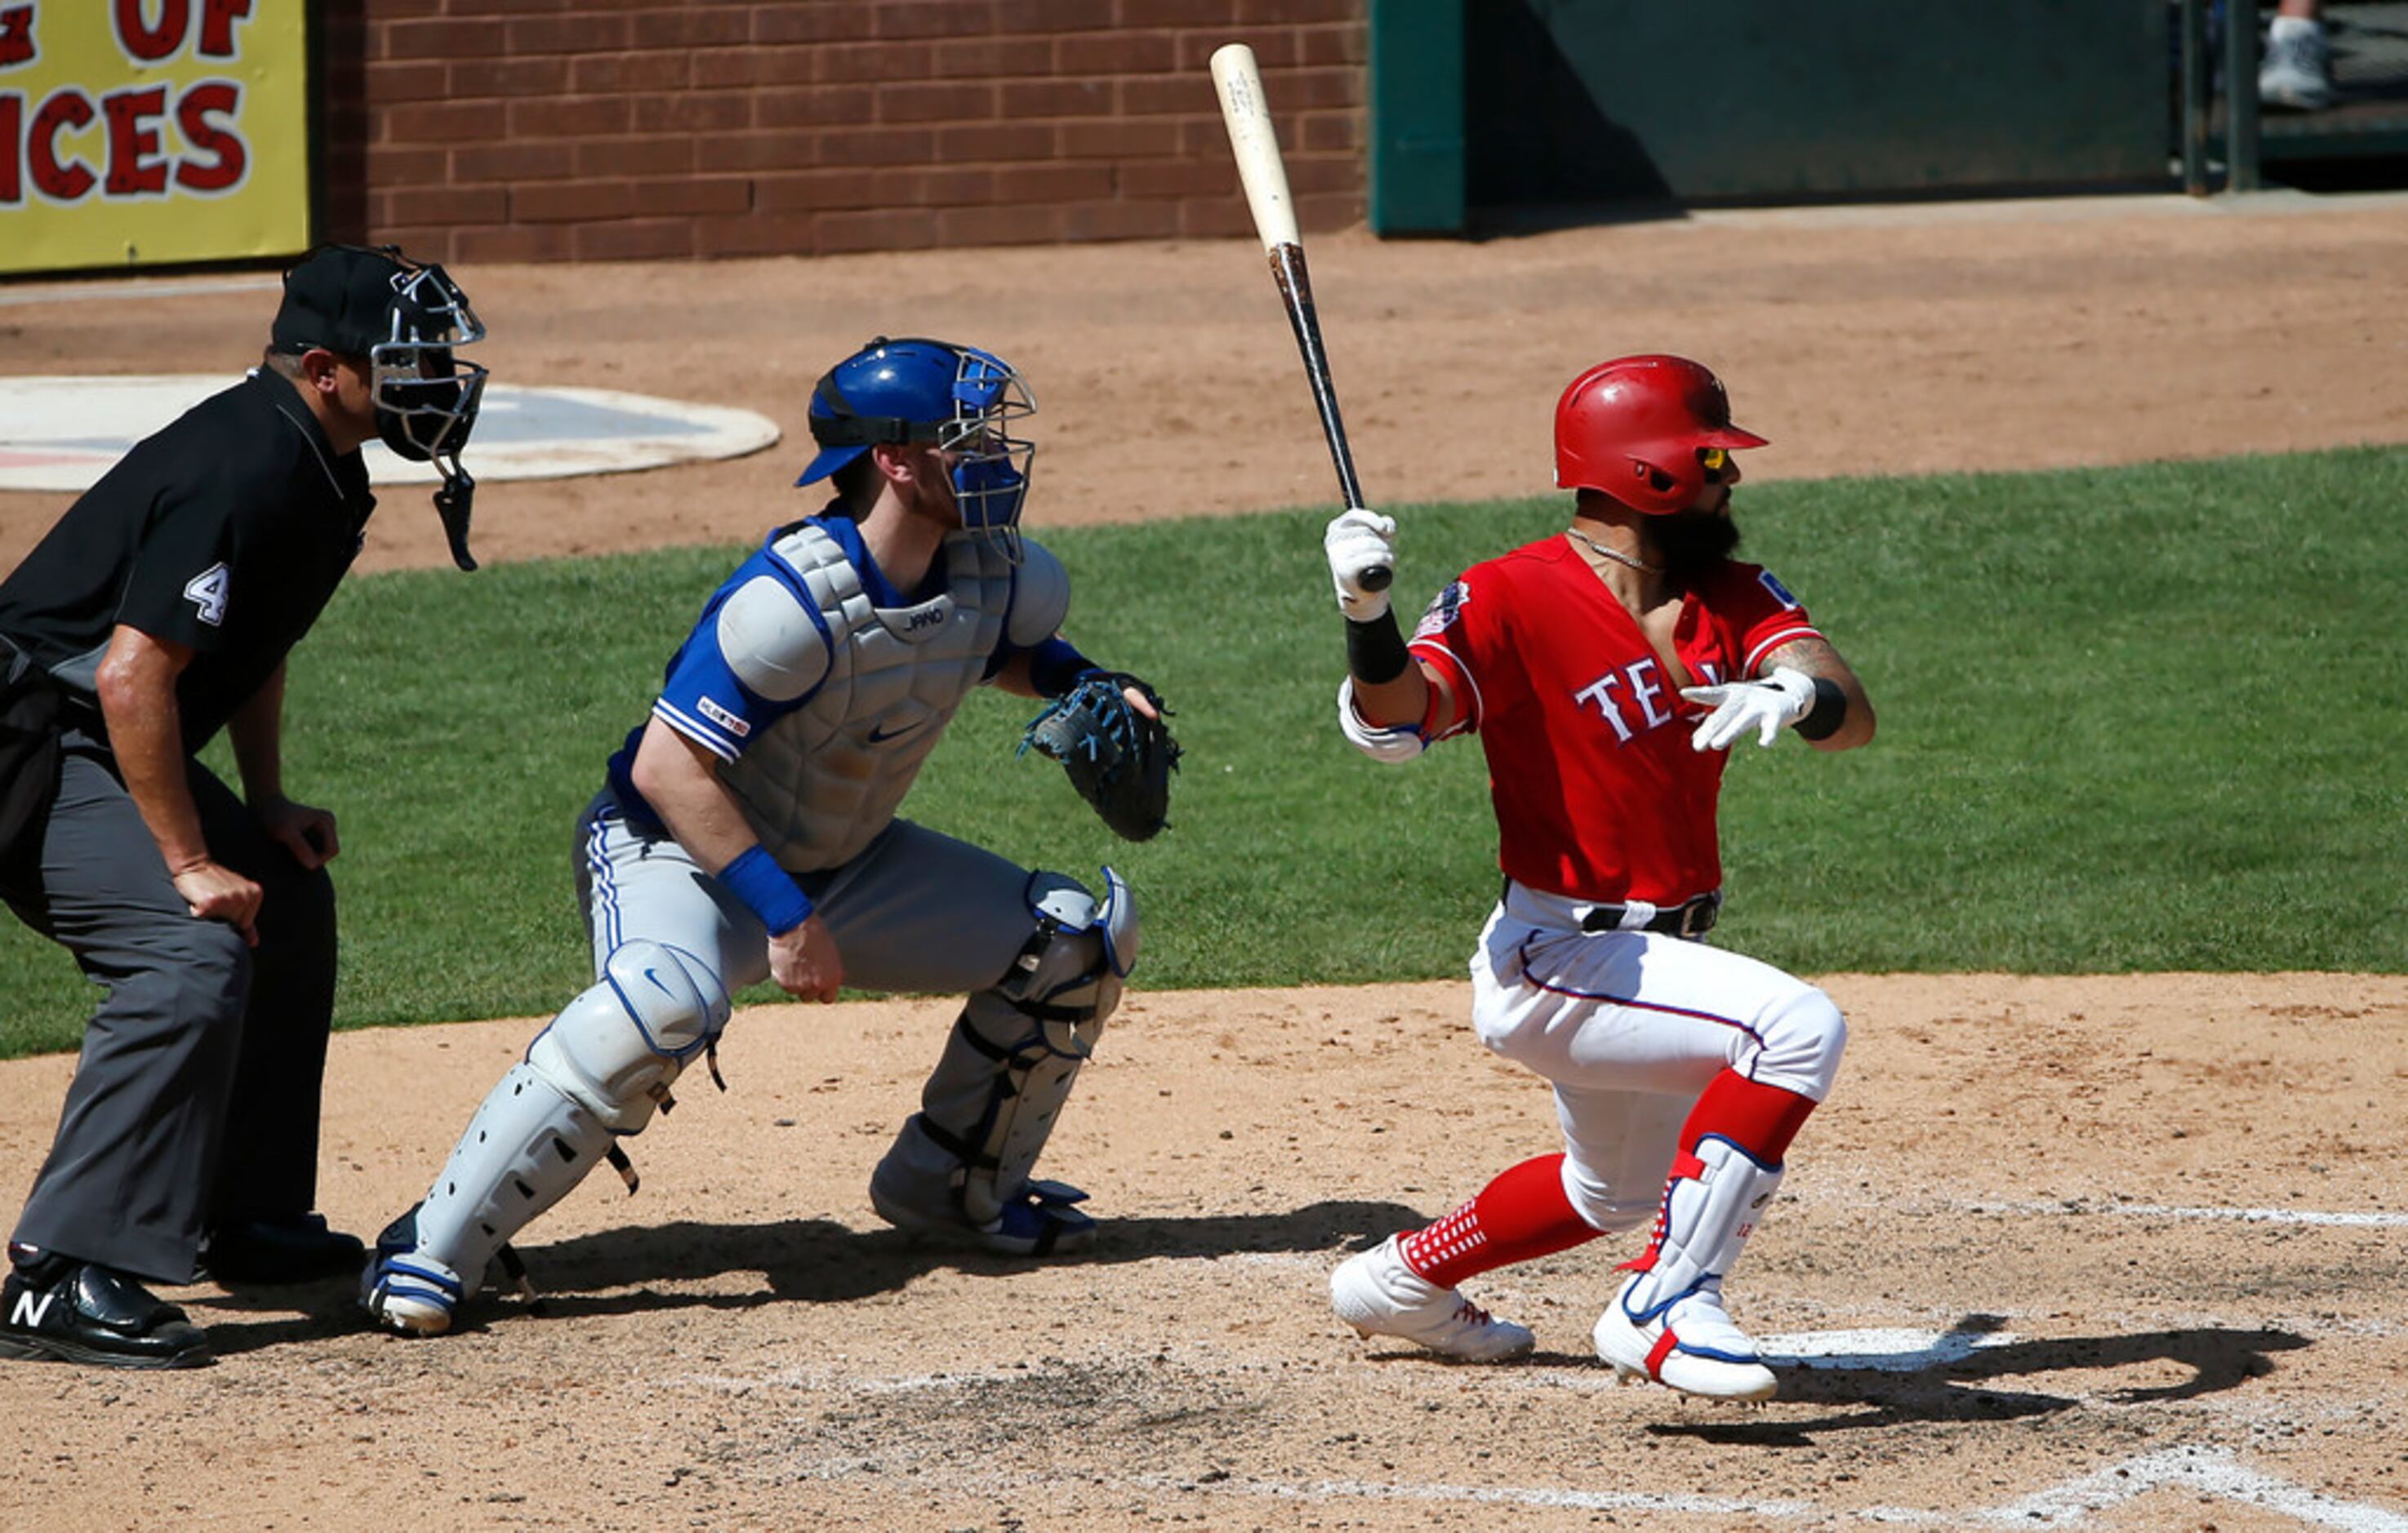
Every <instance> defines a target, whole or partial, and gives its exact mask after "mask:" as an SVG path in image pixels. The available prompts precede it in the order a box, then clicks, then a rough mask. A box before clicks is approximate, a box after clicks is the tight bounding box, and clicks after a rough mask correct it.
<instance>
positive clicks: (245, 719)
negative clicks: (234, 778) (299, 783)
mask: <svg viewBox="0 0 2408 1533" xmlns="http://www.w3.org/2000/svg"><path fill="white" fill-rule="evenodd" d="M226 739H227V741H228V742H229V743H230V744H232V745H233V747H234V764H235V766H236V768H237V769H238V770H239V771H240V772H241V774H242V795H243V797H245V798H247V799H249V800H250V801H251V804H252V805H253V806H258V805H261V804H265V803H267V802H268V801H270V800H271V799H277V798H281V797H283V796H284V666H283V665H282V663H281V662H279V664H278V665H277V667H276V669H275V671H274V673H273V674H271V675H270V676H269V677H268V678H267V680H266V681H264V682H262V683H260V688H259V690H258V691H257V692H254V693H252V694H251V697H250V699H249V700H248V701H246V702H245V703H244V704H243V705H242V707H240V708H238V709H236V710H235V713H234V717H233V718H231V719H228V720H227V721H226Z"/></svg>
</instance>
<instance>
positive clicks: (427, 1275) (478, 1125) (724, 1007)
mask: <svg viewBox="0 0 2408 1533" xmlns="http://www.w3.org/2000/svg"><path fill="white" fill-rule="evenodd" d="M727 1014H728V1004H727V996H726V993H725V992H724V990H722V989H721V988H720V987H719V981H718V979H717V977H716V976H715V975H713V974H712V973H711V972H710V969H709V968H708V967H706V966H704V965H703V964H701V963H700V962H699V961H698V960H695V959H692V958H690V957H684V956H683V955H681V954H679V953H677V952H676V951H675V950H673V949H670V948H667V947H664V946H663V945H661V944H660V943H657V942H646V941H636V942H628V943H625V944H624V945H622V946H621V947H620V948H619V949H618V950H617V951H615V952H613V953H611V954H610V956H609V960H608V961H607V962H606V963H605V964H604V965H603V969H602V978H601V980H600V981H598V982H596V983H595V985H594V986H593V987H592V988H591V989H589V990H587V991H586V992H585V993H584V994H583V995H581V996H578V997H577V998H576V999H575V1000H573V1001H571V1002H569V1003H568V1005H567V1007H566V1009H564V1010H562V1011H561V1013H560V1015H559V1016H557V1017H555V1018H553V1019H552V1025H550V1026H549V1027H546V1028H545V1029H544V1030H543V1033H542V1034H541V1036H539V1037H538V1038H537V1039H536V1040H535V1043H534V1044H533V1046H531V1047H530V1048H529V1049H528V1050H527V1056H526V1060H525V1062H524V1063H523V1064H520V1065H515V1066H512V1067H511V1068H510V1071H509V1074H508V1075H505V1076H503V1077H502V1080H501V1082H500V1083H499V1084H498V1085H496V1086H495V1087H494V1089H493V1091H492V1093H491V1094H490V1095H488V1096H486V1098H485V1100H484V1103H483V1105H482V1106H480V1107H479V1108H478V1109H477V1115H476V1116H475V1117H474V1118H472V1119H470V1120H469V1123H468V1128H467V1131H466V1133H465V1134H463V1135H461V1137H460V1142H459V1144H458V1145H457V1146H455V1147H454V1148H453V1149H452V1158H451V1160H450V1162H449V1163H447V1164H446V1165H445V1166H444V1168H443V1174H442V1175H441V1176H438V1177H437V1178H436V1179H435V1185H434V1186H433V1187H432V1188H430V1189H429V1190H428V1192H427V1194H426V1198H425V1201H424V1202H423V1203H422V1204H420V1205H419V1207H418V1209H417V1210H416V1211H415V1218H414V1221H411V1222H412V1223H414V1225H415V1228H414V1229H405V1228H404V1227H403V1225H404V1221H403V1220H397V1221H395V1222H394V1227H393V1228H392V1229H390V1230H388V1231H387V1232H386V1239H380V1240H379V1241H378V1244H377V1257H376V1260H375V1262H374V1263H373V1264H372V1265H371V1266H370V1267H369V1268H368V1270H367V1273H366V1277H365V1278H364V1280H363V1282H362V1285H361V1302H362V1303H363V1304H364V1305H366V1308H367V1311H368V1312H369V1314H370V1315H371V1316H373V1317H374V1318H375V1319H376V1320H377V1321H378V1322H379V1323H380V1324H382V1325H387V1326H389V1327H391V1328H393V1329H394V1330H402V1331H411V1332H416V1333H418V1334H421V1335H433V1334H435V1333H436V1332H438V1331H442V1330H444V1329H446V1328H448V1327H449V1326H450V1325H451V1319H452V1310H453V1309H454V1308H455V1307H457V1305H458V1304H459V1303H460V1302H461V1301H462V1300H464V1299H466V1298H467V1297H470V1296H471V1295H473V1294H475V1293H476V1292H477V1290H478V1289H479V1288H480V1287H481V1286H482V1285H483V1282H484V1274H485V1266H486V1264H487V1263H488V1262H490V1261H491V1260H492V1259H493V1257H494V1255H495V1253H497V1252H499V1251H500V1250H501V1249H502V1247H503V1245H504V1244H505V1243H506V1242H508V1241H509V1239H510V1238H511V1237H512V1236H514V1235H516V1234H517V1233H518V1232H519V1231H520V1230H522V1229H523V1228H525V1227H526V1226H527V1225H528V1224H529V1223H531V1222H532V1221H533V1220H534V1219H535V1218H536V1216H537V1215H538V1214H540V1213H542V1212H543V1211H545V1210H546V1209H549V1208H551V1207H552V1205H553V1204H554V1203H557V1202H559V1201H560V1200H561V1198H563V1197H565V1196H567V1194H568V1191H569V1189H571V1188H573V1187H575V1186H576V1185H577V1184H578V1183H579V1182H582V1181H583V1180H585V1174H586V1173H587V1172H588V1171H591V1170H592V1169H593V1168H594V1166H595V1162H597V1161H599V1160H601V1159H602V1158H603V1157H604V1156H606V1155H608V1154H609V1153H611V1149H612V1146H613V1144H614V1143H615V1142H616V1140H617V1139H618V1138H619V1136H621V1135H625V1134H635V1133H639V1132H641V1131H642V1129H643V1127H644V1125H645V1124H647V1123H648V1122H650V1121H651V1119H652V1112H653V1110H654V1109H655V1108H656V1107H657V1106H659V1105H660V1104H662V1103H664V1102H666V1101H667V1099H668V1088H669V1084H670V1082H673V1081H675V1080H676V1079H677V1077H678V1073H679V1071H680V1070H681V1069H682V1068H683V1067H684V1066H685V1063H686V1061H688V1060H690V1059H692V1058H693V1057H694V1056H695V1054H696V1053H701V1052H702V1051H703V1050H705V1049H707V1048H709V1047H710V1045H711V1044H712V1043H713V1042H714V1041H715V1040H716V1039H718V1037H719V1033H720V1030H721V1029H722V1028H724V1026H726V1024H727ZM633 1185H634V1184H633V1181H632V1179H631V1180H630V1182H629V1187H630V1190H633ZM408 1218H409V1216H405V1219H406V1220H407V1219H408Z"/></svg>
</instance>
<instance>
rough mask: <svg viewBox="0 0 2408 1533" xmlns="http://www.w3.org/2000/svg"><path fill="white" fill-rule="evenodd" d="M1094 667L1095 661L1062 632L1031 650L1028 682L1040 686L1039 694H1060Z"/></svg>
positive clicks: (1075, 683) (1074, 684)
mask: <svg viewBox="0 0 2408 1533" xmlns="http://www.w3.org/2000/svg"><path fill="white" fill-rule="evenodd" d="M1095 668H1096V663H1095V662H1094V661H1092V660H1090V659H1088V658H1087V657H1086V656H1085V655H1083V654H1081V653H1080V652H1079V647H1078V646H1077V645H1075V644H1073V643H1071V642H1070V641H1069V640H1068V639H1067V638H1063V637H1062V636H1060V635H1059V634H1056V635H1054V637H1053V638H1049V639H1047V640H1046V641H1045V642H1044V643H1042V644H1039V646H1037V648H1035V649H1033V650H1031V651H1029V652H1028V684H1029V685H1030V686H1032V687H1035V688H1036V689H1037V695H1039V697H1059V696H1061V695H1063V694H1064V693H1066V692H1068V691H1069V690H1070V689H1071V688H1072V687H1074V686H1076V685H1078V682H1079V678H1080V677H1081V676H1082V674H1084V673H1085V672H1087V671H1091V670H1094V669H1095Z"/></svg>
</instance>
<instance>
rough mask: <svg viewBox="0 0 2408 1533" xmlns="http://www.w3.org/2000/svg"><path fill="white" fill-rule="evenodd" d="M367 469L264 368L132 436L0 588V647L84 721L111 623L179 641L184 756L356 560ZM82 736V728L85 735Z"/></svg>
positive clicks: (251, 690) (263, 674) (237, 703)
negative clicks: (52, 686) (10, 650)
mask: <svg viewBox="0 0 2408 1533" xmlns="http://www.w3.org/2000/svg"><path fill="white" fill-rule="evenodd" d="M375 507H376V497H375V496H374V495H372V494H369V493H368V476H367V468H366V466H365V465H363V464H362V463H361V461H360V455H359V453H358V452H357V451H353V452H350V453H347V454H345V455H343V456H341V457H337V456H336V454H335V451H334V448H333V446H332V445H331V444H329V443H328V442H327V440H326V433H325V430H324V428H323V427H322V426H320V425H319V424H318V420H317V417H316V416H314V415H312V414H310V412H309V407H308V404H307V403H305V402H304V401H303V400H302V398H301V396H300V394H299V392H298V391H297V390H295V389H294V386H293V384H292V383H291V382H289V381H288V380H285V379H284V378H282V377H281V376H279V375H278V374H275V373H271V372H267V371H265V369H262V370H259V371H255V372H253V373H252V374H251V376H250V377H249V378H247V379H245V380H243V381H242V382H240V383H237V384H236V385H235V386H234V387H233V388H231V389H228V390H226V391H225V392H224V393H222V394H214V395H211V396H210V397H209V398H208V399H205V400H203V401H202V402H201V403H200V404H198V405H195V406H194V407H193V408H192V409H191V410H189V411H187V412H186V413H185V414H184V415H183V417H182V418H181V419H179V420H178V421H177V422H176V423H174V424H172V425H169V426H167V427H166V428H165V429H164V430H162V431H160V432H158V433H157V434H156V435H154V436H151V437H145V438H144V439H143V440H142V441H141V442H139V443H138V444H136V447H135V449H134V451H131V452H129V453H127V454H126V455H125V457H124V458H123V459H122V461H121V462H120V463H119V464H118V465H117V466H116V467H114V468H111V469H110V470H109V471H108V473H107V474H106V475H104V476H103V477H102V478H101V480H100V482H99V483H97V484H94V485H93V487H92V488H91V489H90V490H88V491H86V492H85V493H84V494H83V495H82V496H81V497H80V498H79V499H78V500H77V501H76V503H75V504H74V505H73V506H71V507H69V508H68V509H67V513H66V515H65V516H63V517H61V518H60V519H59V523H58V525H57V526H55V527H52V528H51V529H50V533H49V535H48V536H47V537H44V538H43V539H42V541H41V542H40V543H39V544H38V545H36V548H35V549H34V552H31V553H29V554H27V555H26V556H25V562H24V563H23V564H22V565H19V566H17V568H16V572H15V573H13V574H11V575H10V576H9V577H8V579H7V580H6V581H0V635H5V636H6V637H7V638H8V640H9V641H10V642H11V643H13V644H15V645H16V646H17V647H18V648H19V649H21V650H22V651H24V652H26V653H27V654H28V655H30V656H31V657H32V658H33V660H34V662H35V663H36V665H38V666H42V667H43V668H44V669H46V670H48V671H49V672H50V674H51V675H53V676H55V677H57V678H58V679H59V681H62V682H64V683H65V685H66V686H67V687H68V688H69V689H70V691H71V692H72V693H73V694H75V695H77V697H78V698H79V700H81V701H84V702H85V703H86V706H87V707H89V708H90V709H91V713H92V716H93V718H96V717H97V714H98V708H97V705H96V704H95V703H93V702H92V701H91V699H93V696H94V694H95V692H96V690H97V689H96V686H95V683H94V681H93V676H94V673H95V672H96V671H97V670H98V669H99V666H100V658H101V655H102V654H103V653H104V652H106V651H107V650H108V639H109V634H110V632H111V631H112V630H113V629H114V628H115V627H116V626H117V625H118V624H119V623H123V624H125V625H126V626H128V627H131V628H136V629H139V630H140V631H142V632H143V633H146V634H148V635H150V637H151V638H157V639H165V640H169V641H172V642H174V643H178V644H184V645H189V646H191V648H192V649H193V651H194V652H195V653H194V655H193V663H192V664H191V665H190V666H186V667H185V668H184V671H183V673H182V675H180V676H179V677H178V679H177V681H176V702H177V706H178V708H179V709H180V711H181V713H182V715H183V731H184V749H185V751H186V752H194V751H197V750H199V749H200V748H201V746H202V745H203V744H205V743H207V742H208V739H209V738H210V737H211V736H213V735H215V734H216V733H217V732H218V731H219V730H220V729H222V728H223V727H224V726H225V724H226V721H227V720H228V719H230V718H232V717H233V716H234V714H235V712H236V710H237V709H240V708H241V707H242V705H243V704H244V703H245V702H248V701H249V700H250V699H251V696H252V695H255V694H256V693H257V692H258V691H259V689H260V686H261V684H262V683H264V682H265V681H266V680H267V679H268V678H269V677H271V676H273V675H274V674H275V673H276V667H277V666H279V664H281V663H282V661H283V659H284V656H285V653H286V652H287V651H289V650H291V649H292V648H293V646H294V644H297V643H299V642H300V639H301V636H302V635H304V634H306V633H308V631H309V625H310V624H311V623H315V622H317V621H318V614H319V613H320V612H321V611H322V610H324V609H325V606H326V602H327V599H328V598H329V597H331V596H332V595H334V594H335V587H336V586H337V585H338V584H340V583H341V581H342V579H343V575H344V573H345V572H346V571H347V570H349V569H350V568H351V561H352V560H353V559H354V558H356V557H358V555H359V551H360V544H361V541H362V535H363V533H364V531H365V529H366V526H367V520H368V512H369V511H371V510H372V509H375ZM95 727H96V726H95Z"/></svg>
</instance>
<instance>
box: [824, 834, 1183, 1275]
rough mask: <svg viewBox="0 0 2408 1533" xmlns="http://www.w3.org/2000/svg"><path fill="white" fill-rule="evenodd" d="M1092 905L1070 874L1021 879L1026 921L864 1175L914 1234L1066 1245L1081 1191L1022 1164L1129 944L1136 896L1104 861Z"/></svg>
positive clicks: (1116, 1000) (888, 1211)
mask: <svg viewBox="0 0 2408 1533" xmlns="http://www.w3.org/2000/svg"><path fill="white" fill-rule="evenodd" d="M1104 882H1105V893H1104V898H1103V902H1102V903H1101V904H1100V905H1098V904H1097V902H1096V900H1095V899H1094V897H1093V896H1091V895H1089V894H1088V893H1087V891H1086V890H1085V889H1084V888H1082V887H1081V886H1080V885H1079V884H1078V883H1077V882H1076V881H1072V880H1070V879H1067V878H1063V877H1060V876H1059V875H1056V874H1051V873H1040V874H1038V875H1036V876H1035V877H1034V878H1033V879H1032V880H1031V881H1030V891H1029V892H1030V904H1031V906H1032V907H1033V909H1034V912H1035V914H1036V916H1037V927H1036V930H1035V931H1033V932H1032V933H1030V935H1029V938H1028V940H1027V942H1026V943H1025V944H1024V945H1023V946H1022V948H1021V950H1020V956H1019V957H1018V958H1016V959H1015V960H1014V961H1013V963H1012V966H1011V970H1010V971H1009V972H1008V973H1007V974H1005V976H1004V977H1003V979H1002V980H1001V981H998V982H996V984H994V985H992V986H989V987H988V988H987V989H985V990H982V991H980V992H978V993H977V994H976V995H974V996H970V997H969V998H968V1001H967V1002H965V1003H964V1005H963V1007H962V1014H961V1017H960V1019H959V1020H958V1021H957V1022H955V1023H954V1024H953V1032H952V1034H951V1035H949V1036H948V1038H947V1039H946V1041H945V1052H944V1053H943V1054H942V1056H940V1057H939V1060H938V1061H937V1068H936V1070H935V1072H934V1073H933V1074H931V1075H930V1076H929V1077H928V1083H927V1086H926V1087H925V1089H924V1090H923V1091H922V1093H921V1097H920V1107H921V1110H920V1111H919V1112H918V1113H916V1114H914V1115H913V1116H912V1118H911V1119H910V1121H909V1122H908V1123H906V1124H905V1125H903V1131H902V1132H901V1133H900V1134H898V1135H897V1136H896V1139H895V1143H894V1146H893V1147H892V1148H891V1149H889V1150H888V1151H887V1152H886V1155H885V1158H884V1159H882V1160H881V1161H880V1162H879V1164H878V1169H877V1171H876V1172H875V1173H874V1174H873V1175H872V1176H871V1178H870V1182H869V1200H870V1205H871V1207H873V1208H874V1209H876V1210H877V1211H878V1215H879V1217H881V1218H882V1219H884V1220H885V1221H886V1222H887V1223H889V1224H891V1225H896V1227H898V1228H901V1229H905V1230H910V1231H912V1232H913V1233H917V1234H925V1235H935V1236H940V1237H952V1238H955V1239H960V1240H962V1241H964V1242H965V1243H968V1244H973V1245H977V1246H980V1247H982V1248H984V1249H986V1250H990V1251H997V1252H1003V1253H1006V1254H1013V1255H1045V1254H1051V1253H1053V1252H1056V1251H1069V1250H1076V1249H1078V1248H1079V1247H1081V1246H1082V1245H1084V1244H1086V1243H1087V1241H1088V1240H1090V1239H1093V1237H1094V1233H1095V1221H1093V1220H1092V1219H1089V1218H1088V1217H1087V1216H1086V1215H1085V1214H1083V1213H1081V1212H1079V1211H1077V1210H1076V1209H1075V1208H1073V1207H1072V1205H1073V1204H1076V1203H1078V1202H1080V1201H1082V1199H1084V1197H1085V1196H1086V1195H1085V1194H1084V1193H1082V1192H1080V1191H1079V1190H1078V1189H1077V1188H1075V1187H1071V1186H1068V1185H1066V1184H1064V1183H1061V1182H1033V1181H1031V1180H1030V1179H1029V1173H1030V1171H1031V1170H1032V1168H1034V1167H1035V1166H1036V1164H1037V1157H1038V1154H1039V1152H1040V1151H1042V1150H1043V1149H1044V1148H1045V1141H1046V1139H1047V1138H1048V1137H1049V1136H1050V1135H1051V1134H1052V1133H1053V1132H1054V1119H1055V1117H1056V1116H1057V1115H1058V1114H1059V1113H1060V1111H1061V1110H1062V1104H1063V1102H1064V1101H1065V1100H1067V1099H1068V1096H1069V1095H1070V1087H1071V1084H1072V1083H1073V1082H1076V1081H1077V1080H1078V1077H1079V1070H1080V1067H1082V1066H1083V1065H1084V1064H1085V1063H1086V1062H1087V1058H1088V1055H1089V1054H1091V1053H1093V1052H1094V1050H1095V1046H1096V1041H1097V1039H1099V1038H1101V1037H1102V1036H1103V1031H1104V1023H1105V1021H1106V1019H1108V1018H1109V1017H1110V1016H1111V1013H1112V1010H1113V1009H1114V1008H1115V1007H1117V1006H1118V1005H1119V1004H1120V998H1121V989H1122V981H1124V980H1125V979H1126V978H1127V976H1128V972H1129V968H1130V966H1131V965H1132V964H1133V963H1134V962H1135V960H1136V957H1137V932H1138V926H1137V905H1136V901H1135V900H1134V899H1132V898H1131V897H1130V895H1129V892H1128V886H1127V885H1126V884H1125V883H1123V882H1122V881H1121V878H1120V875H1119V874H1117V873H1115V872H1113V871H1112V870H1111V868H1109V867H1107V868H1105V869H1104Z"/></svg>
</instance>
